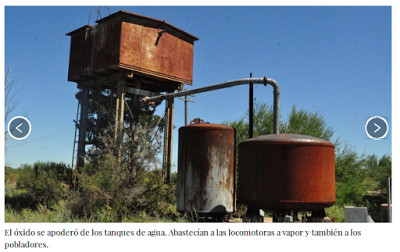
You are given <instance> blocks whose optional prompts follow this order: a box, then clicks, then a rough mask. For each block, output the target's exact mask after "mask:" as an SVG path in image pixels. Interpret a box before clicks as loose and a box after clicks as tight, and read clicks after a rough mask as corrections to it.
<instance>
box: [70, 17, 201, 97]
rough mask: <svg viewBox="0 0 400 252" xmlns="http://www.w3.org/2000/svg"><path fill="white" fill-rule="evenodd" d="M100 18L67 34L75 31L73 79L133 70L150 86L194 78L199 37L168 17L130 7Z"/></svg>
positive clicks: (166, 88)
mask: <svg viewBox="0 0 400 252" xmlns="http://www.w3.org/2000/svg"><path fill="white" fill-rule="evenodd" d="M96 22H97V25H95V26H90V25H85V26H83V27H81V28H79V29H77V30H74V31H72V32H70V33H68V34H67V35H68V36H71V51H70V64H69V71H68V80H69V81H74V82H79V81H82V80H87V79H91V78H98V77H104V76H109V75H113V74H114V75H115V74H116V73H118V72H120V73H124V72H126V71H131V72H132V73H133V76H135V77H141V78H142V79H143V80H142V82H144V84H145V85H150V86H151V85H153V86H154V85H167V86H168V85H169V84H171V83H184V84H191V83H192V73H193V50H194V49H193V45H194V41H196V40H198V38H196V37H195V36H193V35H191V34H189V33H187V32H185V31H183V30H181V29H179V28H177V27H175V26H173V25H171V24H169V23H167V22H165V21H164V20H158V19H154V18H151V17H146V16H142V15H138V14H134V13H130V12H127V11H119V12H116V13H114V14H111V15H109V16H107V17H105V18H103V19H100V20H98V21H96ZM144 84H143V83H142V85H144ZM142 89H143V87H142ZM149 89H150V90H151V87H149ZM159 89H160V88H159ZM160 90H163V88H161V89H160ZM166 90H169V89H168V87H164V91H166Z"/></svg>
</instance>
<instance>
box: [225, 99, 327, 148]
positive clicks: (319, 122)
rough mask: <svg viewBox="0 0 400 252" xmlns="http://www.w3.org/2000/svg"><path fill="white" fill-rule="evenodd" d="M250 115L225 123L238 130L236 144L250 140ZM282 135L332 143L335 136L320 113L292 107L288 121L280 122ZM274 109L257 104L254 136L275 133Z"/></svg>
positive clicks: (254, 116)
mask: <svg viewBox="0 0 400 252" xmlns="http://www.w3.org/2000/svg"><path fill="white" fill-rule="evenodd" d="M248 118H249V113H248V111H247V113H246V114H245V116H243V117H242V118H240V119H238V120H236V121H231V122H229V121H228V122H227V121H225V122H223V124H226V125H229V126H231V127H234V128H235V129H236V143H238V144H239V143H240V142H242V141H244V140H246V139H248V138H249V136H248V129H249V119H248ZM279 128H280V129H279V131H280V133H292V134H303V135H309V136H313V137H318V138H322V139H325V140H328V141H330V140H331V138H332V136H333V133H334V131H333V129H332V128H331V127H329V126H328V125H326V123H325V120H324V118H323V117H322V115H321V114H320V113H318V112H315V113H310V112H307V111H306V110H298V109H297V108H296V106H293V107H292V110H291V112H290V113H289V115H288V116H287V119H286V121H281V122H280V127H279ZM272 129H273V108H272V107H271V106H268V105H267V104H265V103H255V104H254V110H253V136H254V137H257V136H262V135H268V134H272V133H273V131H272Z"/></svg>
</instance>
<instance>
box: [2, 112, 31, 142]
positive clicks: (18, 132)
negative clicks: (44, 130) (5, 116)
mask: <svg viewBox="0 0 400 252" xmlns="http://www.w3.org/2000/svg"><path fill="white" fill-rule="evenodd" d="M7 129H8V134H9V135H10V136H11V137H12V138H13V139H15V140H23V139H25V138H27V137H28V136H29V134H30V133H31V129H32V128H31V123H30V122H29V120H28V119H26V118H25V117H23V116H16V117H14V118H13V119H11V120H10V122H9V123H8V128H7Z"/></svg>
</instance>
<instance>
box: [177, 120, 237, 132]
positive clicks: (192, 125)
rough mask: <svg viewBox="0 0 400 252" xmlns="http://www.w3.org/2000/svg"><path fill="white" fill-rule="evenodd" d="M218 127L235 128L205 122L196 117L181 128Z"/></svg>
mask: <svg viewBox="0 0 400 252" xmlns="http://www.w3.org/2000/svg"><path fill="white" fill-rule="evenodd" d="M199 128H201V129H212V130H215V129H218V130H232V131H233V130H234V128H232V127H230V126H226V125H222V124H213V123H209V122H204V121H203V120H202V119H200V118H195V119H194V120H193V121H191V122H190V124H189V125H186V126H183V127H180V128H179V130H181V129H199Z"/></svg>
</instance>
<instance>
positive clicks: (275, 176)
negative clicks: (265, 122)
mask: <svg viewBox="0 0 400 252" xmlns="http://www.w3.org/2000/svg"><path fill="white" fill-rule="evenodd" d="M334 148H335V147H334V145H333V144H332V143H331V142H329V141H326V140H323V139H319V138H315V137H311V136H305V135H297V134H273V135H265V136H260V137H256V138H252V139H249V140H246V141H243V142H241V143H240V144H239V178H238V200H239V201H240V202H242V203H245V204H247V205H249V206H252V207H258V208H263V209H267V210H274V211H286V210H293V211H313V210H320V209H323V208H325V207H328V206H331V205H333V204H334V203H335V202H336V195H335V153H334Z"/></svg>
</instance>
